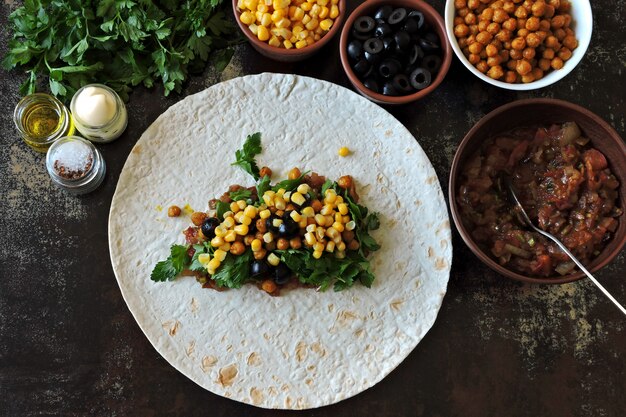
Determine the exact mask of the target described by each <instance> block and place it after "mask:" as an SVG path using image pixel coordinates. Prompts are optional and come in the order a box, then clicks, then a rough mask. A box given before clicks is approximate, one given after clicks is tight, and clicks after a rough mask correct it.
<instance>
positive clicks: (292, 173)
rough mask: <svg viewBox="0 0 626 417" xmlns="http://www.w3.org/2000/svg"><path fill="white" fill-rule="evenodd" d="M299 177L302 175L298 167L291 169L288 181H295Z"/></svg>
mask: <svg viewBox="0 0 626 417" xmlns="http://www.w3.org/2000/svg"><path fill="white" fill-rule="evenodd" d="M300 175H302V173H301V172H300V169H299V168H298V167H294V168H291V171H289V179H290V180H295V179H296V178H300Z"/></svg>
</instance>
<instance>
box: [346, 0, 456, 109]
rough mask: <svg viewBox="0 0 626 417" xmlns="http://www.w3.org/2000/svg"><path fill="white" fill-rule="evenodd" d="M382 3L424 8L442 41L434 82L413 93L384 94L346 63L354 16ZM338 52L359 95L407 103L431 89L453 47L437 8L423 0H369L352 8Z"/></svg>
mask: <svg viewBox="0 0 626 417" xmlns="http://www.w3.org/2000/svg"><path fill="white" fill-rule="evenodd" d="M385 4H389V5H398V6H404V7H411V8H414V9H416V10H419V11H421V12H424V13H425V15H426V19H427V20H428V21H429V22H430V23H431V24H432V23H434V25H433V26H434V28H435V29H436V31H437V35H439V40H440V42H441V47H442V51H443V56H442V62H441V68H440V69H439V72H438V73H437V76H436V77H435V79H434V80H433V82H432V83H431V84H430V85H429V86H428V87H427V88H425V89H423V90H420V91H417V92H415V93H413V94H408V95H405V96H385V95H383V94H379V93H375V92H373V91H371V90H370V89H368V88H366V87H365V86H364V85H363V83H362V82H361V80H359V78H358V77H357V76H356V74H355V73H354V71H352V68H351V67H350V64H349V58H348V52H347V47H348V36H349V34H350V27H351V26H352V24H353V23H354V21H355V20H356V18H357V17H359V16H362V15H363V14H365V13H366V12H368V11H371V10H373V9H375V8H377V7H379V6H381V5H385ZM339 53H340V56H341V66H342V67H343V70H344V72H345V73H346V75H347V76H348V79H349V80H350V83H351V84H352V85H353V86H354V88H356V89H357V91H358V92H359V93H360V94H361V95H363V96H365V97H367V98H369V99H371V100H373V101H375V102H377V103H382V104H392V105H399V104H406V103H410V102H412V101H416V100H419V99H421V98H423V97H425V96H427V95H428V94H430V93H431V92H433V91H434V90H435V89H436V88H437V87H438V86H439V85H440V84H441V82H442V81H443V79H444V78H445V76H446V74H447V73H448V70H449V69H450V65H451V63H452V47H451V45H450V42H449V41H448V37H447V36H446V27H445V23H444V20H443V17H441V15H440V14H439V12H437V10H435V9H434V8H433V7H432V6H431V5H430V4H428V3H426V2H425V1H422V0H368V1H365V2H363V3H362V4H360V5H359V6H358V7H357V8H356V9H354V11H353V12H352V13H350V15H349V16H348V19H347V20H346V23H345V25H344V27H343V29H342V30H341V39H340V41H339Z"/></svg>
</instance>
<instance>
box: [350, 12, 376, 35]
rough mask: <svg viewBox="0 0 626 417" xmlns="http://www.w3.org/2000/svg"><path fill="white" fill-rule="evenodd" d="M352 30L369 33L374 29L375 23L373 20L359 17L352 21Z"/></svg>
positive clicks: (367, 17)
mask: <svg viewBox="0 0 626 417" xmlns="http://www.w3.org/2000/svg"><path fill="white" fill-rule="evenodd" d="M353 27H354V30H356V31H357V32H359V33H368V32H371V31H372V29H374V27H376V22H375V21H374V19H373V18H371V17H369V16H359V17H357V18H356V20H355V21H354V25H353Z"/></svg>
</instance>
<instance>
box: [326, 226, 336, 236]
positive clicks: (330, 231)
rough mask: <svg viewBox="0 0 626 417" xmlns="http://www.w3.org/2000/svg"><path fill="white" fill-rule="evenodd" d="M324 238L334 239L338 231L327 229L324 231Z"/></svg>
mask: <svg viewBox="0 0 626 417" xmlns="http://www.w3.org/2000/svg"><path fill="white" fill-rule="evenodd" d="M326 236H328V237H329V238H331V239H334V238H335V237H336V236H339V231H338V230H337V229H335V228H334V227H329V228H328V229H326Z"/></svg>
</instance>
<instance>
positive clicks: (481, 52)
mask: <svg viewBox="0 0 626 417" xmlns="http://www.w3.org/2000/svg"><path fill="white" fill-rule="evenodd" d="M478 56H479V57H480V59H487V52H486V51H485V50H484V49H483V50H482V51H480V54H478Z"/></svg>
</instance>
